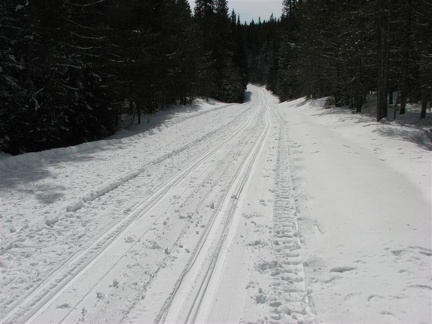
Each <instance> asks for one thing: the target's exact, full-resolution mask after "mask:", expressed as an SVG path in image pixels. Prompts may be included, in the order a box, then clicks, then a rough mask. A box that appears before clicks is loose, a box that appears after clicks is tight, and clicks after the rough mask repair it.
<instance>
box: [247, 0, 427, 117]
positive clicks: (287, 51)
mask: <svg viewBox="0 0 432 324" xmlns="http://www.w3.org/2000/svg"><path fill="white" fill-rule="evenodd" d="M283 10H284V14H283V16H282V18H281V19H280V20H277V21H274V19H273V18H271V19H270V21H267V22H266V21H264V22H262V23H261V22H260V23H258V24H256V23H255V22H252V23H251V24H249V25H247V26H244V27H243V32H244V35H245V37H246V38H247V41H246V47H247V49H248V52H247V54H248V62H249V69H250V71H249V72H250V76H251V81H253V82H259V83H262V84H266V85H267V88H269V89H270V90H272V91H273V92H274V93H276V94H277V95H278V96H279V97H280V98H281V99H282V100H286V99H288V98H295V97H298V96H309V97H322V96H332V97H333V98H334V101H335V104H336V105H339V106H345V105H346V106H349V107H351V108H353V109H355V110H356V111H360V110H361V107H362V105H363V104H364V102H365V98H366V95H367V94H368V93H369V92H370V91H376V92H377V116H376V117H377V120H380V119H382V118H383V117H385V116H386V114H387V103H388V102H390V104H396V105H397V107H399V109H400V113H404V112H405V107H406V103H407V100H408V98H409V99H410V100H413V101H422V103H423V105H422V106H423V109H422V114H421V117H424V116H425V111H426V107H427V102H430V100H431V96H432V89H431V86H432V77H431V75H432V73H431V68H432V64H431V58H432V47H431V44H432V42H430V41H428V40H427V39H429V40H430V37H431V33H432V25H431V22H432V18H431V16H430V14H429V13H430V12H432V3H431V2H430V1H427V0H407V1H395V0H359V1H348V0H307V1H306V0H303V1H301V0H284V1H283ZM396 91H397V93H398V96H397V98H393V93H394V92H396Z"/></svg>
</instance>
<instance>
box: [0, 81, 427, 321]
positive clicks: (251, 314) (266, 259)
mask: <svg viewBox="0 0 432 324" xmlns="http://www.w3.org/2000/svg"><path fill="white" fill-rule="evenodd" d="M248 91H249V94H250V96H251V99H250V100H249V101H248V102H246V103H244V104H242V105H238V104H230V105H226V104H221V103H215V102H211V103H205V102H199V103H197V104H196V105H195V106H193V107H192V108H191V109H189V110H187V111H182V112H181V113H178V114H175V113H172V114H170V113H165V115H163V117H162V118H159V119H157V118H156V117H154V118H153V117H151V120H149V124H148V125H144V126H143V127H144V128H145V127H146V128H148V129H147V130H146V131H141V132H139V131H138V130H139V129H136V132H135V133H133V132H131V133H129V134H127V133H125V132H123V133H120V134H117V135H116V137H115V138H112V139H110V140H107V141H102V142H97V143H90V144H84V145H80V146H77V147H72V148H67V149H57V150H51V151H47V152H41V153H33V154H26V155H23V156H18V157H7V158H3V159H1V160H0V179H1V180H0V194H1V195H0V222H1V227H0V235H1V236H0V237H1V241H0V248H1V250H0V274H1V277H0V287H1V289H0V322H1V323H21V322H26V321H27V322H31V323H50V322H52V323H59V322H65V323H70V322H80V321H82V322H91V323H93V322H110V323H116V322H137V323H138V322H140V323H143V322H144V323H154V322H167V323H174V322H176V323H178V322H187V323H193V322H200V323H204V322H213V323H222V322H229V323H237V322H297V321H304V322H311V321H320V320H325V321H333V322H334V321H350V322H353V321H370V320H372V321H386V320H387V321H398V320H399V321H427V320H428V316H429V318H430V309H429V310H428V309H427V308H428V307H429V306H430V304H431V297H430V290H431V289H432V288H431V273H430V270H431V264H430V261H431V256H432V252H431V246H430V234H431V229H430V215H427V213H428V212H430V199H428V193H427V191H428V190H429V189H428V185H429V186H430V164H429V165H428V163H430V152H429V151H428V150H426V149H424V148H422V149H420V148H417V147H416V146H415V144H413V143H406V142H402V140H400V142H398V144H397V145H399V146H401V147H403V148H404V149H405V150H407V151H406V152H407V154H408V153H410V152H411V151H412V152H414V150H416V149H417V150H418V152H417V153H418V154H417V157H418V159H417V160H416V170H417V171H413V172H409V171H407V174H402V173H403V172H402V170H403V168H404V164H403V163H409V161H407V160H406V159H405V160H404V159H402V162H400V163H399V162H398V163H399V164H398V163H393V162H394V161H391V163H390V164H386V163H384V162H383V161H384V160H385V159H384V158H383V157H384V153H380V152H375V153H376V154H373V153H371V152H370V148H369V147H365V146H364V145H365V144H364V143H366V141H364V142H363V141H362V140H360V142H356V141H355V140H353V139H347V138H346V134H345V133H344V131H345V130H344V129H342V130H341V131H339V132H337V131H336V130H335V129H334V126H335V125H339V124H338V123H337V121H334V120H332V119H331V117H323V118H321V119H319V120H321V121H324V122H328V123H329V124H328V125H322V124H319V123H317V120H318V118H320V117H316V116H313V114H311V113H310V111H311V109H312V108H313V107H309V106H308V107H305V105H303V106H301V104H302V103H304V102H303V101H301V100H300V101H297V102H292V103H288V104H278V101H277V99H276V98H275V97H274V96H272V95H271V94H270V93H269V92H267V91H266V90H264V89H262V88H259V87H256V86H249V87H248ZM302 109H303V110H302ZM305 109H306V110H305ZM307 109H309V110H307ZM339 123H340V122H339ZM353 123H355V122H353ZM141 130H142V129H141ZM352 130H353V131H354V128H352ZM356 130H357V129H356ZM348 133H350V132H348ZM351 133H352V132H351ZM362 134H363V133H362ZM375 137H376V138H378V140H380V139H382V138H383V137H382V136H381V137H380V135H376V134H375V135H374V138H375ZM374 140H375V139H374ZM382 140H383V141H387V139H382ZM386 143H387V142H386ZM378 148H381V149H382V147H379V146H377V150H378ZM410 150H411V151H410ZM320 152H322V153H321V154H320ZM385 152H388V150H386V151H385ZM398 152H399V151H398ZM395 154H396V153H395ZM354 157H355V159H354ZM387 157H388V156H387ZM355 161H359V163H361V167H359V169H358V172H354V170H353V163H355ZM389 166H390V168H389ZM398 167H399V168H400V170H399V169H397V168H398ZM356 170H357V169H356ZM365 173H366V174H365ZM401 174H402V176H403V178H402V179H401V178H400V177H399V176H400V175H401ZM372 175H373V176H374V177H375V178H376V177H378V179H377V180H376V181H375V179H374V178H372ZM427 177H429V178H427ZM392 179H393V180H392ZM417 180H418V181H417ZM413 181H414V182H415V181H417V182H416V183H413ZM422 181H423V182H422ZM347 188H349V191H348V189H347ZM365 188H367V189H368V190H369V191H366V193H364V191H365ZM372 189H374V190H376V192H373V191H372ZM402 189H404V190H405V191H403V196H401V197H400V198H399V199H396V200H397V201H396V203H394V204H393V206H392V207H391V208H390V207H389V204H390V201H391V199H390V198H392V199H393V198H394V196H395V195H396V196H397V195H398V193H399V191H398V190H402ZM383 191H384V192H385V193H384V194H383V195H384V196H385V197H388V201H385V200H384V201H382V200H381V201H376V203H370V201H366V202H365V199H370V198H371V197H372V196H375V195H378V194H380V193H382V192H383ZM320 192H322V194H320ZM361 192H363V194H360V193H361ZM359 195H361V196H359ZM351 196H354V197H356V198H358V199H359V200H354V201H352V200H350V197H351ZM429 198H430V197H429ZM407 201H408V202H409V204H407V203H406V202H407ZM383 204H385V206H383ZM384 207H385V208H384ZM348 211H351V215H349V216H347V215H346V213H347V212H348ZM372 211H374V212H372ZM380 212H381V213H382V214H383V215H381V216H382V217H381V216H380ZM410 212H413V213H414V216H413V215H408V214H407V213H410ZM359 218H361V221H359ZM378 218H379V220H378ZM393 218H394V219H395V221H394V222H393V221H392V219H393ZM408 219H409V225H407V224H406V223H407V222H408V221H407V220H408ZM390 223H391V225H389V224H390ZM408 226H409V227H408ZM389 228H390V229H389ZM392 228H395V229H394V230H392ZM413 228H415V229H416V230H415V233H414V234H413V233H411V230H412V229H413ZM407 229H409V230H408V231H407ZM354 233H355V234H356V235H354ZM428 235H429V236H428ZM400 236H403V239H401V238H400ZM362 237H364V238H365V240H367V241H368V243H367V244H363V243H359V240H360V239H361V238H362ZM370 240H373V241H370ZM383 242H384V243H383ZM390 242H391V244H390ZM386 243H388V244H386ZM381 254H382V255H381ZM387 254H388V255H387ZM411 254H413V255H411ZM414 254H415V255H414ZM411 257H415V258H416V260H414V261H413V260H411V259H409V258H411ZM395 258H396V260H395ZM407 258H408V259H407ZM405 259H407V260H405ZM405 261H407V262H413V264H412V265H406V266H405V264H404V265H402V262H405ZM428 271H429V273H428ZM371 272H373V273H371ZM389 274H391V276H389ZM398 274H400V275H399V277H398V276H397V275H398ZM383 279H387V281H384V282H383V283H381V285H380V286H379V285H378V284H379V283H380V282H381V281H380V280H383ZM365 283H366V284H365ZM391 284H394V285H395V286H394V287H393V288H392V289H388V286H389V285H391ZM377 285H378V286H377ZM326 287H327V288H326ZM377 287H379V291H375V290H376V289H375V288H377ZM374 289H375V290H374ZM377 289H378V288H377ZM404 289H405V290H404ZM406 289H408V291H406ZM410 289H413V290H410ZM415 289H417V290H418V291H417V290H415ZM412 291H416V293H412ZM428 294H429V297H428ZM390 295H391V296H390ZM371 304H373V305H374V306H373V307H371V306H370V305H371ZM347 309H348V311H347ZM354 310H355V311H354Z"/></svg>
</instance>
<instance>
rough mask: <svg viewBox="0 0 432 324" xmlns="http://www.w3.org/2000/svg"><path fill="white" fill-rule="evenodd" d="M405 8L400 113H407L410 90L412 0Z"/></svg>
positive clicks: (407, 0)
mask: <svg viewBox="0 0 432 324" xmlns="http://www.w3.org/2000/svg"><path fill="white" fill-rule="evenodd" d="M404 10H406V15H407V17H406V19H407V21H406V27H405V35H404V37H405V39H404V40H405V41H404V48H403V54H402V55H403V56H402V82H401V83H402V84H401V88H400V104H401V105H400V114H401V115H403V114H405V111H406V102H407V92H408V84H407V83H408V71H409V69H408V66H409V51H410V43H411V42H410V38H411V25H412V24H411V22H412V0H406V1H405V6H404Z"/></svg>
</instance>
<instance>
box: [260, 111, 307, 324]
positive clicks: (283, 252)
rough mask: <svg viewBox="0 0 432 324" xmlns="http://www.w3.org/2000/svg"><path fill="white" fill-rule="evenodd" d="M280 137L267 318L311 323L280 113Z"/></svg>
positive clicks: (265, 268)
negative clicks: (270, 284) (270, 286)
mask: <svg viewBox="0 0 432 324" xmlns="http://www.w3.org/2000/svg"><path fill="white" fill-rule="evenodd" d="M279 121H280V123H281V125H280V136H279V151H278V159H277V165H278V168H277V174H276V188H277V190H276V192H275V205H274V237H273V244H272V246H273V247H272V248H273V251H274V260H273V261H272V262H269V263H264V264H261V265H260V268H261V269H262V270H263V271H264V272H266V273H267V274H268V275H269V276H271V277H272V288H271V289H270V291H269V296H267V300H268V302H267V304H268V306H269V309H270V312H269V315H268V317H269V318H270V319H271V320H272V321H276V322H281V323H285V322H298V323H311V322H314V321H315V316H314V314H313V312H312V310H311V307H310V305H309V297H308V294H307V290H306V286H305V273H304V268H303V260H302V253H301V252H302V251H301V250H302V241H301V233H300V230H299V224H298V209H297V205H296V198H295V195H294V187H293V180H292V175H291V169H290V161H289V150H288V146H287V138H286V129H285V122H284V121H283V119H282V118H280V116H279Z"/></svg>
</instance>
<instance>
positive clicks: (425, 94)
mask: <svg viewBox="0 0 432 324" xmlns="http://www.w3.org/2000/svg"><path fill="white" fill-rule="evenodd" d="M428 99H429V91H427V87H426V86H424V87H423V89H422V106H421V112H420V119H425V118H426V108H427V104H428Z"/></svg>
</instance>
